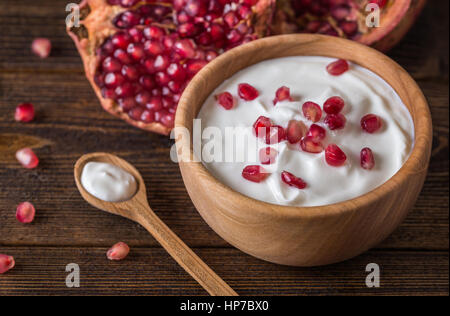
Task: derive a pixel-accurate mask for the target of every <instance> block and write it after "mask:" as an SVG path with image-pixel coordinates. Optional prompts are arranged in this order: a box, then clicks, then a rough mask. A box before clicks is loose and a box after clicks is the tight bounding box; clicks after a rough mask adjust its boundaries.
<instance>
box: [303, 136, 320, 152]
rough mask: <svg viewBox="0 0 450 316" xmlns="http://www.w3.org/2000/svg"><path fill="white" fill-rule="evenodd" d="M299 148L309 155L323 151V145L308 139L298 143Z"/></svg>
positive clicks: (305, 138)
mask: <svg viewBox="0 0 450 316" xmlns="http://www.w3.org/2000/svg"><path fill="white" fill-rule="evenodd" d="M300 148H301V149H302V150H303V151H305V152H307V153H311V154H319V153H321V152H322V151H323V145H322V144H321V143H318V142H314V141H313V140H312V139H311V138H309V137H303V138H302V140H301V141H300Z"/></svg>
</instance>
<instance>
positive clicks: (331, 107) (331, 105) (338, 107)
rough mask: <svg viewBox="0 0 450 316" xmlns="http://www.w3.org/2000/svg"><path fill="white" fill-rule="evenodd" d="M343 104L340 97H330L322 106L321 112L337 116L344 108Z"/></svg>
mask: <svg viewBox="0 0 450 316" xmlns="http://www.w3.org/2000/svg"><path fill="white" fill-rule="evenodd" d="M344 105H345V102H344V100H343V99H342V98H341V97H331V98H329V99H328V100H326V101H325V103H324V104H323V110H324V111H325V113H327V114H338V113H339V112H341V111H342V109H343V108H344Z"/></svg>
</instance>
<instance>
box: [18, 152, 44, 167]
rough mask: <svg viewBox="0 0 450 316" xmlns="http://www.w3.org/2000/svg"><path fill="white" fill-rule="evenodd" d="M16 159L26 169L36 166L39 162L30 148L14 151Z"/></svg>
mask: <svg viewBox="0 0 450 316" xmlns="http://www.w3.org/2000/svg"><path fill="white" fill-rule="evenodd" d="M16 158H17V160H18V161H19V162H20V163H21V164H22V166H24V167H25V168H27V169H33V168H36V167H37V166H38V164H39V159H38V157H37V156H36V154H35V153H34V152H33V150H32V149H31V148H23V149H20V150H18V151H17V152H16Z"/></svg>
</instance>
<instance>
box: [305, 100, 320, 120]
mask: <svg viewBox="0 0 450 316" xmlns="http://www.w3.org/2000/svg"><path fill="white" fill-rule="evenodd" d="M302 111H303V115H304V116H305V117H306V118H307V119H308V120H310V121H313V122H314V123H316V122H318V121H320V118H321V117H322V109H321V108H320V106H319V105H318V104H317V103H314V102H305V103H304V104H303V106H302Z"/></svg>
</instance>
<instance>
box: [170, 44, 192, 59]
mask: <svg viewBox="0 0 450 316" xmlns="http://www.w3.org/2000/svg"><path fill="white" fill-rule="evenodd" d="M174 50H175V52H176V53H178V54H180V56H182V57H183V58H194V57H195V55H196V51H195V50H196V45H195V43H194V41H192V40H191V39H182V40H179V41H177V42H175V44H174Z"/></svg>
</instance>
